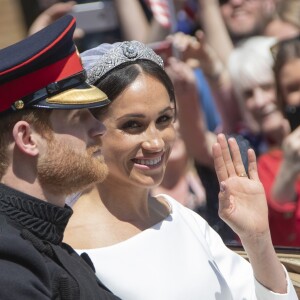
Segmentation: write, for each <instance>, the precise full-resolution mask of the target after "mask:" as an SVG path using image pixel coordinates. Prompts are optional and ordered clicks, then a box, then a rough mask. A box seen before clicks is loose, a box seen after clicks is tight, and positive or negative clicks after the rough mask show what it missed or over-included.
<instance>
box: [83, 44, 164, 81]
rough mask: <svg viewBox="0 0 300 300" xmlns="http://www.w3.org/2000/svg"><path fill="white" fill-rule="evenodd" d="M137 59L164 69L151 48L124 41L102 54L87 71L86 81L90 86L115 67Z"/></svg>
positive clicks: (158, 57)
mask: <svg viewBox="0 0 300 300" xmlns="http://www.w3.org/2000/svg"><path fill="white" fill-rule="evenodd" d="M139 59H144V60H151V61H153V62H155V63H156V64H157V65H159V66H160V67H161V68H162V69H163V68H164V63H163V60H162V58H161V57H160V56H159V55H157V54H156V53H155V52H154V51H153V50H152V49H151V48H149V47H147V46H146V45H144V44H143V43H141V42H138V41H126V42H122V43H119V44H118V45H117V46H116V47H114V48H112V49H111V50H110V51H108V52H107V53H105V54H103V55H102V56H101V57H100V58H99V59H98V60H97V61H96V64H95V65H94V66H92V67H91V68H90V69H89V70H87V77H88V79H87V81H88V83H90V84H94V83H95V82H96V81H98V80H99V79H100V78H101V77H103V76H104V75H105V74H106V73H107V72H109V71H110V70H112V69H114V68H115V67H117V66H119V65H121V64H123V63H126V62H129V61H136V60H139Z"/></svg>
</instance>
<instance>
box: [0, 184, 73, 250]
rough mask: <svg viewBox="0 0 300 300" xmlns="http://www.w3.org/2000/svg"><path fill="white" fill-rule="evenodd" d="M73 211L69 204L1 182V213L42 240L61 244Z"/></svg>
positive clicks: (15, 224)
mask: <svg viewBox="0 0 300 300" xmlns="http://www.w3.org/2000/svg"><path fill="white" fill-rule="evenodd" d="M72 213H73V211H72V209H71V208H70V207H69V206H67V205H66V206H65V207H59V206H56V205H53V204H51V203H48V202H45V201H42V200H40V199H37V198H35V197H32V196H30V195H27V194H25V193H22V192H20V191H17V190H15V189H13V188H10V187H8V186H6V185H4V184H1V183H0V214H4V215H6V216H7V217H8V219H9V221H10V223H12V224H13V225H14V226H16V227H19V228H23V229H27V230H29V231H30V232H32V233H33V234H34V235H36V236H37V237H39V238H40V239H42V240H46V241H48V242H51V243H53V244H59V243H60V242H61V241H62V239H63V234H64V231H65V228H66V226H67V223H68V221H69V219H70V217H71V215H72Z"/></svg>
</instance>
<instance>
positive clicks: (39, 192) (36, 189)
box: [1, 174, 66, 207]
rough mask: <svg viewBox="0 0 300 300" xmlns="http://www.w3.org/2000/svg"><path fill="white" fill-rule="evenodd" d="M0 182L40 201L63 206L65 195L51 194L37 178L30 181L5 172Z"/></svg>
mask: <svg viewBox="0 0 300 300" xmlns="http://www.w3.org/2000/svg"><path fill="white" fill-rule="evenodd" d="M1 183H3V184H5V185H7V186H8V187H11V188H13V189H15V190H18V191H20V192H22V193H25V194H28V195H30V196H33V197H35V198H38V199H39V200H41V201H45V202H49V203H51V204H54V205H57V206H60V207H64V205H65V198H66V196H65V195H57V194H53V193H51V192H49V191H47V190H45V189H43V188H42V187H41V185H40V184H39V182H38V180H37V179H36V180H34V181H32V182H30V181H26V180H23V179H20V178H17V177H15V176H10V175H9V174H5V175H4V176H3V177H2V179H1Z"/></svg>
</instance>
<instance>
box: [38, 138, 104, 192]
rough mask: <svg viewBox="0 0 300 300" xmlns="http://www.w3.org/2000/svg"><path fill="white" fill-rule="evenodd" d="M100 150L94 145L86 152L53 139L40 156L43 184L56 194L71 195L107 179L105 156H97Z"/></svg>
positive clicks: (39, 177)
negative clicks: (97, 151) (44, 152)
mask: <svg viewBox="0 0 300 300" xmlns="http://www.w3.org/2000/svg"><path fill="white" fill-rule="evenodd" d="M98 149H99V147H96V146H91V147H88V148H87V151H86V153H84V154H82V153H78V151H76V150H74V149H72V148H71V147H70V146H68V145H65V144H63V143H60V142H57V141H55V140H54V139H53V138H51V140H50V141H48V150H47V153H46V155H44V156H43V157H40V158H39V159H38V165H37V172H38V179H39V182H40V184H41V186H42V187H43V188H45V189H46V190H48V191H49V192H51V193H53V194H57V195H66V196H67V195H71V194H73V193H76V192H79V191H82V190H84V189H85V188H87V187H88V186H89V185H91V184H94V183H97V182H101V181H103V180H104V179H105V178H106V176H107V174H108V168H107V166H106V164H105V162H104V159H103V156H100V155H99V156H93V153H94V152H95V151H96V150H98Z"/></svg>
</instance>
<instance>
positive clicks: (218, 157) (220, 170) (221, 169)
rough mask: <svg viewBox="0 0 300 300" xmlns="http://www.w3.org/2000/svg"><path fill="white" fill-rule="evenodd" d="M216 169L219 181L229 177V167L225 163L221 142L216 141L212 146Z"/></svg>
mask: <svg viewBox="0 0 300 300" xmlns="http://www.w3.org/2000/svg"><path fill="white" fill-rule="evenodd" d="M212 153H213V159H214V166H215V171H216V174H217V177H218V180H219V182H222V181H224V180H226V179H227V178H228V173H227V169H226V166H225V163H224V159H223V154H222V149H221V146H220V144H219V143H215V144H214V145H213V148H212Z"/></svg>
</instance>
